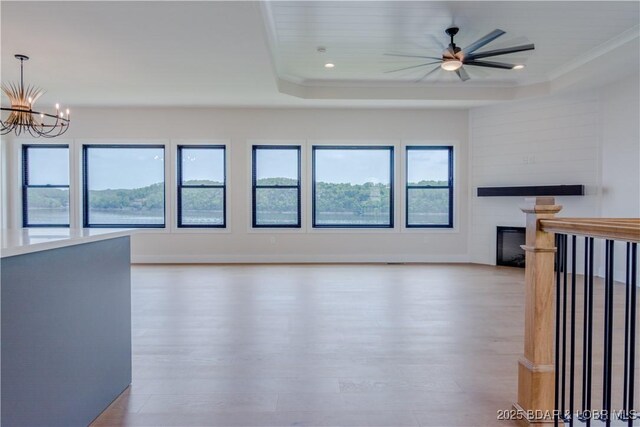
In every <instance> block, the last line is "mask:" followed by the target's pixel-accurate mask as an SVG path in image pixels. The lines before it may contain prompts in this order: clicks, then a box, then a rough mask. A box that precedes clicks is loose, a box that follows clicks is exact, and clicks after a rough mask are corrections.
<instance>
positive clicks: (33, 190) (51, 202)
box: [22, 145, 69, 227]
mask: <svg viewBox="0 0 640 427" xmlns="http://www.w3.org/2000/svg"><path fill="white" fill-rule="evenodd" d="M22 226H23V227H69V146H68V145H23V146H22Z"/></svg>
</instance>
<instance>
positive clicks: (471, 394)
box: [92, 264, 624, 427]
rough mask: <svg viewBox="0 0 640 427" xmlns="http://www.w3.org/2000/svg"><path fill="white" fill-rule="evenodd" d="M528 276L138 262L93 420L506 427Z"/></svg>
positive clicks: (460, 268) (444, 268)
mask: <svg viewBox="0 0 640 427" xmlns="http://www.w3.org/2000/svg"><path fill="white" fill-rule="evenodd" d="M523 282H524V274H523V270H520V269H514V268H499V267H488V266H477V265H437V264H436V265H315V266H311V265H271V266H268V265H263V266H247V265H241V266H204V265H199V266H134V267H133V269H132V306H133V307H132V308H133V383H132V385H131V387H130V388H129V389H128V390H127V391H126V392H125V393H123V395H121V396H120V397H119V398H118V399H117V400H116V401H115V402H114V403H113V404H112V405H111V406H110V407H109V408H108V409H107V410H106V411H105V412H104V413H103V414H102V415H101V416H100V417H99V418H98V419H97V420H96V421H95V422H94V423H93V424H92V425H93V426H96V427H97V426H181V427H182V426H184V427H186V426H394V427H395V426H511V425H515V424H513V423H512V422H508V421H497V420H496V411H497V410H499V409H509V408H510V407H511V404H512V402H513V401H514V400H515V396H516V390H517V360H518V357H519V356H520V354H521V352H522V339H523V338H522V334H523V312H522V310H523V306H524V304H523V303H524V286H523ZM620 293H621V292H618V295H619V294H620ZM623 309H624V307H623V306H622V305H621V304H620V302H619V301H616V310H617V311H616V313H620V312H622V310H623ZM616 315H617V314H616ZM618 317H621V316H618Z"/></svg>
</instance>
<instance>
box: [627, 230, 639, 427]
mask: <svg viewBox="0 0 640 427" xmlns="http://www.w3.org/2000/svg"><path fill="white" fill-rule="evenodd" d="M627 262H629V261H627ZM637 268H638V244H637V243H632V244H631V271H630V273H629V275H630V276H631V291H630V300H631V301H630V303H629V391H628V393H627V407H628V410H629V411H631V415H632V416H630V417H629V419H628V424H629V426H630V427H631V426H633V420H634V417H637V415H638V414H637V413H636V412H635V411H634V409H635V408H634V397H635V396H634V391H635V364H636V307H637V300H636V292H637V290H638V284H637V280H636V277H637V276H638V270H637Z"/></svg>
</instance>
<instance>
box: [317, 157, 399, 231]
mask: <svg viewBox="0 0 640 427" xmlns="http://www.w3.org/2000/svg"><path fill="white" fill-rule="evenodd" d="M317 150H387V151H389V175H390V176H389V224H317V223H316V151H317ZM394 152H395V147H394V146H393V145H313V146H312V147H311V175H312V178H311V193H312V194H311V205H312V206H311V211H312V212H311V216H312V221H311V226H312V227H313V228H383V229H387V228H391V229H392V228H394V185H395V184H394V175H395V172H394Z"/></svg>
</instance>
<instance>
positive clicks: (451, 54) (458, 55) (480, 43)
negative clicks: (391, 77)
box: [385, 27, 535, 82]
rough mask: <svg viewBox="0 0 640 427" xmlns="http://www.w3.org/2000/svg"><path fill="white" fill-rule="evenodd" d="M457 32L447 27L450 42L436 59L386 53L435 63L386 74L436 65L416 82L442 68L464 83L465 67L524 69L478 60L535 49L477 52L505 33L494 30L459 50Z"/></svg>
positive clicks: (528, 46) (531, 45)
mask: <svg viewBox="0 0 640 427" xmlns="http://www.w3.org/2000/svg"><path fill="white" fill-rule="evenodd" d="M459 31H460V29H459V28H458V27H449V28H447V29H446V30H445V33H446V34H447V36H449V40H450V42H449V45H448V46H447V48H446V49H445V50H444V52H442V57H441V58H438V57H435V56H422V55H404V54H393V53H386V54H385V55H388V56H398V57H405V58H422V59H429V60H434V61H435V62H427V63H424V64H418V65H413V66H409V67H404V68H399V69H397V70H391V71H387V73H395V72H398V71H403V70H408V69H413V68H421V67H428V66H430V65H436V64H438V65H439V67H438V66H436V67H434V68H433V69H432V70H430V71H429V72H427V73H426V74H425V75H423V76H422V77H421V78H420V79H418V80H417V82H420V81H422V80H424V79H425V78H427V77H428V76H429V75H431V74H432V73H434V72H435V71H437V70H438V69H439V68H442V69H443V70H445V71H453V72H455V73H456V74H457V75H458V77H459V78H460V80H462V81H463V82H464V81H467V80H469V78H470V77H469V74H468V73H467V72H466V70H465V69H464V66H465V65H468V66H474V67H484V68H497V69H502V70H522V69H523V68H524V65H523V64H509V63H505V62H495V61H479V59H482V58H490V57H494V56H500V55H508V54H510V53H516V52H524V51H528V50H534V49H535V46H534V45H533V43H530V44H524V45H520V46H512V47H507V48H502V49H494V50H487V51H484V52H478V50H479V49H481V48H483V47H484V46H486V45H488V44H489V43H491V42H492V41H494V40H495V39H497V38H498V37H501V36H502V35H504V34H505V32H504V31H502V30H500V29H495V30H493V31H491V32H490V33H489V34H487V35H485V36H484V37H481V38H480V39H478V40H476V41H475V42H473V43H471V44H470V45H469V46H467V47H465V48H463V49H461V48H460V47H458V46H456V43H455V42H454V40H453V39H454V37H455V36H456V34H458V32H459Z"/></svg>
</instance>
